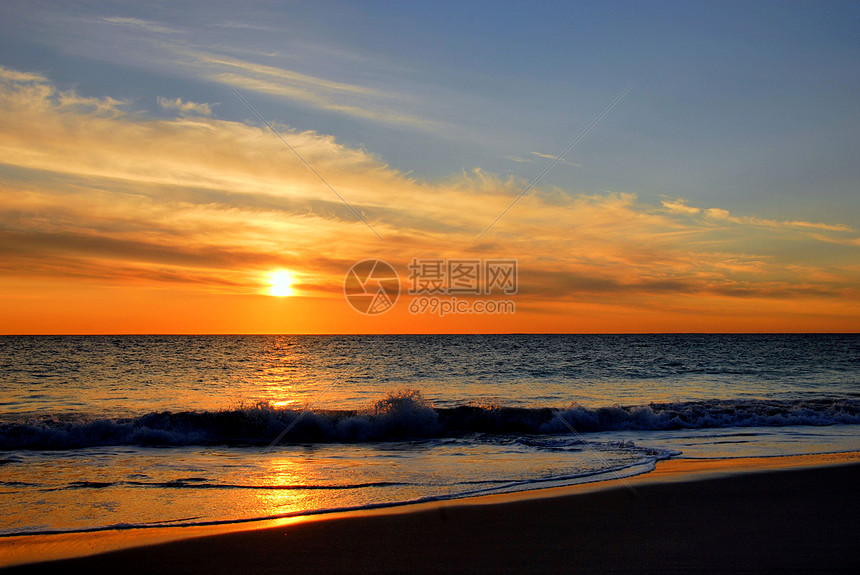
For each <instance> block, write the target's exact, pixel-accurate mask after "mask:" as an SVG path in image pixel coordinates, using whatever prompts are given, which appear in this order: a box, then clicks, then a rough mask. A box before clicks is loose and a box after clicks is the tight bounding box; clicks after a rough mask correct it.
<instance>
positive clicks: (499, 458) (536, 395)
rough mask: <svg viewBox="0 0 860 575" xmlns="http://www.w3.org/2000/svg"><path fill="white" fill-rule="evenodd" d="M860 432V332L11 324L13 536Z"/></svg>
mask: <svg viewBox="0 0 860 575" xmlns="http://www.w3.org/2000/svg"><path fill="white" fill-rule="evenodd" d="M858 449H860V336H858V335H470V336H455V335H450V336H442V335H439V336H418V335H412V336H409V335H402V336H393V335H386V336H86V337H78V336H66V337H60V336H57V337H47V336H38V337H36V336H32V337H31V336H20V337H17V336H15V337H2V338H0V536H8V535H15V534H30V533H50V532H64V531H87V530H101V529H118V528H128V527H142V526H165V525H199V524H212V523H220V522H238V521H252V520H256V519H261V518H272V517H286V516H291V515H301V514H310V513H320V512H326V511H331V510H338V509H354V508H370V507H376V506H385V505H396V504H402V503H408V502H413V501H422V500H432V499H450V498H457V497H465V496H469V495H476V494H486V493H499V492H507V491H519V490H528V489H535V488H540V487H547V486H557V485H569V484H575V483H582V482H590V481H602V480H607V479H614V478H618V477H627V476H631V475H635V474H639V473H644V472H647V471H649V470H651V469H653V467H654V465H655V462H656V461H657V460H659V459H662V458H669V457H687V458H708V457H744V456H778V455H791V454H805V453H822V452H839V451H851V450H858Z"/></svg>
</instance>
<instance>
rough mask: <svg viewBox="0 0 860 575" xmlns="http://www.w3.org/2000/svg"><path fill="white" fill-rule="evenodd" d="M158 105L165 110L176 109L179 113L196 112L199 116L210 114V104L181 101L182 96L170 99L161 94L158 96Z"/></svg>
mask: <svg viewBox="0 0 860 575" xmlns="http://www.w3.org/2000/svg"><path fill="white" fill-rule="evenodd" d="M157 101H158V105H159V106H161V107H162V108H164V109H165V110H176V111H178V112H179V113H180V114H197V115H200V116H211V115H212V106H210V105H209V104H206V103H198V102H189V101H184V102H183V101H182V98H175V99H173V100H170V99H168V98H165V97H163V96H159V97H158V99H157Z"/></svg>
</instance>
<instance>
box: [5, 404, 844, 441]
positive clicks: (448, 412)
mask: <svg viewBox="0 0 860 575" xmlns="http://www.w3.org/2000/svg"><path fill="white" fill-rule="evenodd" d="M834 424H860V400H856V399H848V398H840V399H823V398H822V399H803V400H757V399H731V400H717V399H712V400H700V401H686V402H671V403H649V404H647V405H634V406H607V407H597V408H590V407H584V406H580V405H573V406H570V407H568V408H565V409H558V410H557V409H551V408H522V407H495V406H492V407H486V406H474V405H461V406H458V407H449V408H434V407H433V405H432V404H431V403H430V402H429V401H427V400H426V399H424V398H423V397H422V396H421V393H420V392H419V391H417V390H411V389H410V390H403V391H398V392H394V393H390V394H389V395H387V396H386V397H385V398H383V399H380V400H379V401H377V402H376V403H375V404H373V405H372V406H370V407H369V408H368V409H366V410H338V411H324V410H319V411H299V410H293V409H285V408H276V407H273V406H272V405H270V404H268V403H266V402H261V403H257V404H255V405H253V406H246V407H239V408H236V409H227V410H220V411H180V412H171V411H161V412H153V413H147V414H145V415H141V416H138V417H128V418H101V419H68V418H61V417H42V418H39V419H30V420H26V421H16V422H6V423H0V450H2V451H11V450H18V449H35V450H63V449H77V448H83V447H96V446H120V445H135V446H183V445H267V444H270V443H272V442H273V441H275V440H279V441H280V442H282V443H332V442H343V443H361V442H378V441H396V440H403V439H422V438H440V437H462V436H467V435H469V434H476V433H480V434H492V435H499V434H568V433H571V432H572V431H576V432H577V433H588V432H598V431H621V430H639V431H651V430H654V431H657V430H671V429H702V428H726V427H752V426H757V427H780V426H789V425H814V426H822V425H834ZM285 431H286V433H285Z"/></svg>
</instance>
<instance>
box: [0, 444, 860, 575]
mask: <svg viewBox="0 0 860 575" xmlns="http://www.w3.org/2000/svg"><path fill="white" fill-rule="evenodd" d="M858 486H860V453H851V454H835V455H820V456H801V457H785V458H783V457H779V458H756V459H740V460H704V461H702V460H671V461H666V462H661V463H659V464H658V466H657V469H656V470H655V471H654V472H652V473H649V474H647V475H643V476H639V477H635V478H630V479H627V480H615V481H610V482H603V483H600V484H593V485H585V486H575V487H567V488H557V489H547V490H541V491H533V492H527V493H519V494H511V495H497V496H488V497H480V498H474V499H467V500H458V501H447V502H437V503H428V504H421V505H410V506H405V507H398V508H390V509H382V510H375V511H369V512H356V513H340V514H333V515H327V516H318V517H315V518H306V519H301V520H292V521H284V522H281V523H279V524H277V525H275V526H270V527H266V528H255V529H251V528H250V525H246V526H244V530H242V531H233V532H230V533H216V531H224V530H226V529H237V528H239V527H237V526H230V527H223V526H222V527H217V528H195V529H185V530H182V529H177V528H174V529H163V530H128V531H120V532H104V533H95V534H75V535H47V536H36V537H14V538H5V539H2V540H0V564H3V565H11V564H14V563H22V562H28V561H29V562H32V561H40V560H46V559H56V558H62V557H70V556H76V555H83V554H88V553H97V554H95V555H87V556H84V557H80V556H78V557H71V558H65V559H59V560H56V561H54V562H52V563H50V564H45V563H42V564H35V563H27V564H23V565H17V566H15V567H11V568H9V569H8V572H21V573H25V572H26V573H31V572H32V573H35V572H41V570H42V569H45V568H50V569H56V570H59V571H60V572H63V573H70V572H71V573H106V572H114V571H115V572H117V573H210V574H217V573H231V574H235V573H246V572H247V573H315V572H320V573H370V572H375V573H407V572H408V573H444V572H472V573H478V572H506V573H541V572H561V571H564V572H570V573H613V572H624V573H671V572H678V573H689V572H712V573H732V572H734V573H749V572H755V573H762V572H780V573H781V572H786V571H789V572H791V571H793V572H799V573H800V572H804V573H810V572H823V571H828V572H834V571H835V572H846V573H847V572H851V573H854V572H860V493H858V492H860V490H858ZM269 525H271V523H270V524H269Z"/></svg>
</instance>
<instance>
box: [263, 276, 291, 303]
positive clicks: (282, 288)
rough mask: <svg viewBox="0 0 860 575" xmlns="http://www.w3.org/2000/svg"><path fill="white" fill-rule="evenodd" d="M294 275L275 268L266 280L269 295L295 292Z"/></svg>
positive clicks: (282, 295) (283, 295)
mask: <svg viewBox="0 0 860 575" xmlns="http://www.w3.org/2000/svg"><path fill="white" fill-rule="evenodd" d="M295 279H296V278H295V276H294V275H293V274H292V272H289V271H287V270H277V271H274V272H272V273H270V274H269V275H268V276H267V277H266V280H267V281H268V282H269V295H273V296H277V297H286V296H291V295H293V294H295V291H294V290H293V282H294V281H295Z"/></svg>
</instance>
